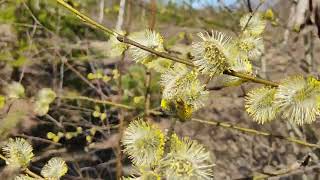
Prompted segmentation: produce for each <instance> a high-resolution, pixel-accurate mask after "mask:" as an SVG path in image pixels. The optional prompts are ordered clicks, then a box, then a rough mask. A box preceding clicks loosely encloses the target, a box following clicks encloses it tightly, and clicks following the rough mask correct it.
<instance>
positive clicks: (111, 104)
mask: <svg viewBox="0 0 320 180" xmlns="http://www.w3.org/2000/svg"><path fill="white" fill-rule="evenodd" d="M59 98H61V99H70V100H85V101H90V102H94V103H96V104H105V105H110V106H115V107H119V108H124V109H128V110H133V109H134V107H131V106H128V105H125V104H120V103H115V102H111V101H106V100H99V99H93V98H89V97H86V96H60V97H59Z"/></svg>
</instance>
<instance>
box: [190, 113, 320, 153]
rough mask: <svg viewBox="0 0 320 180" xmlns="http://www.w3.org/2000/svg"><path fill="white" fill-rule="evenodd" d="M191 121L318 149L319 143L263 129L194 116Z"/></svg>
mask: <svg viewBox="0 0 320 180" xmlns="http://www.w3.org/2000/svg"><path fill="white" fill-rule="evenodd" d="M192 121H197V122H200V123H204V124H209V125H214V126H220V127H223V128H228V129H234V130H238V131H241V132H244V133H248V134H252V135H258V136H266V137H271V138H277V139H282V140H286V141H289V142H292V143H295V144H300V145H303V146H307V147H313V148H318V149H320V145H318V144H312V143H308V142H305V141H302V140H299V139H295V138H290V137H285V136H281V135H273V134H271V133H269V132H263V131H258V130H255V129H250V128H244V127H240V126H235V125H232V124H228V123H224V122H218V121H205V120H202V119H196V118H193V119H192Z"/></svg>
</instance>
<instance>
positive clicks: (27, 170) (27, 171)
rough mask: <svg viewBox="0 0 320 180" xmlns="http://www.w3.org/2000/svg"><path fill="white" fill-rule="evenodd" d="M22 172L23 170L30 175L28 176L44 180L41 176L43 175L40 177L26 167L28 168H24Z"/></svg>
mask: <svg viewBox="0 0 320 180" xmlns="http://www.w3.org/2000/svg"><path fill="white" fill-rule="evenodd" d="M24 172H25V173H26V174H28V175H30V176H31V177H33V178H36V179H43V180H44V178H43V177H41V176H39V175H38V174H36V173H34V172H32V171H30V169H28V168H25V169H24Z"/></svg>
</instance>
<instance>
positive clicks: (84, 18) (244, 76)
mask: <svg viewBox="0 0 320 180" xmlns="http://www.w3.org/2000/svg"><path fill="white" fill-rule="evenodd" d="M56 1H57V2H58V3H60V4H61V5H62V6H64V7H65V8H67V9H68V10H69V11H71V12H72V13H74V14H76V15H77V16H78V17H79V18H80V19H81V20H82V21H84V22H86V23H88V24H90V25H91V26H93V27H95V28H98V29H100V30H102V31H104V32H106V33H108V34H111V35H114V36H116V38H117V39H118V40H119V41H120V42H123V43H127V44H130V45H133V46H136V47H138V48H140V49H143V50H145V51H148V52H150V53H152V54H155V55H157V56H159V57H163V58H166V59H169V60H172V61H175V62H178V63H182V64H185V65H188V66H190V67H195V65H194V64H193V63H192V62H190V61H188V60H184V59H181V58H179V57H175V56H172V55H170V54H168V53H165V52H159V51H156V50H154V49H152V48H149V47H146V46H144V45H142V44H139V43H137V42H135V41H133V40H131V39H129V38H127V37H125V36H123V35H121V34H119V33H117V32H115V31H112V30H110V29H108V28H106V27H104V26H103V25H101V24H99V23H97V22H95V21H94V20H92V19H91V18H90V17H88V16H86V15H84V14H83V13H81V12H79V11H78V10H76V9H74V8H73V7H71V6H70V5H69V4H67V3H65V2H64V1H63V0H56ZM258 7H260V6H258ZM229 71H230V72H231V71H232V70H229ZM225 74H227V75H231V76H235V77H238V78H241V79H246V80H249V81H252V82H255V83H261V84H265V85H269V86H270V85H272V84H273V85H272V86H274V85H275V84H276V83H274V82H272V81H268V80H264V79H259V78H256V77H254V76H250V75H247V74H245V73H239V72H237V73H235V72H234V73H228V72H226V73H225Z"/></svg>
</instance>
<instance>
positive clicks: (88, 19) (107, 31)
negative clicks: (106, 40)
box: [57, 0, 119, 35]
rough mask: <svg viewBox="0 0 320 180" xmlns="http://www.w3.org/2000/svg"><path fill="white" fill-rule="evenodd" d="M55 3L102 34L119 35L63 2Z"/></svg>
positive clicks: (59, 0)
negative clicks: (102, 32)
mask: <svg viewBox="0 0 320 180" xmlns="http://www.w3.org/2000/svg"><path fill="white" fill-rule="evenodd" d="M57 2H58V3H59V4H61V5H62V6H64V7H65V8H67V9H68V10H69V11H71V12H72V13H73V14H76V15H77V16H78V18H80V19H81V20H82V21H84V22H86V23H88V24H91V25H92V26H93V27H97V28H98V29H101V30H103V31H104V32H106V33H108V34H112V35H118V34H119V33H117V32H115V31H113V30H111V29H109V28H106V27H104V26H103V25H101V24H100V23H97V22H95V21H94V20H92V19H91V18H89V17H88V16H86V15H84V14H82V13H80V12H79V11H78V10H76V9H74V8H73V7H72V6H70V5H69V4H68V3H66V2H65V1H64V0H57Z"/></svg>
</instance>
